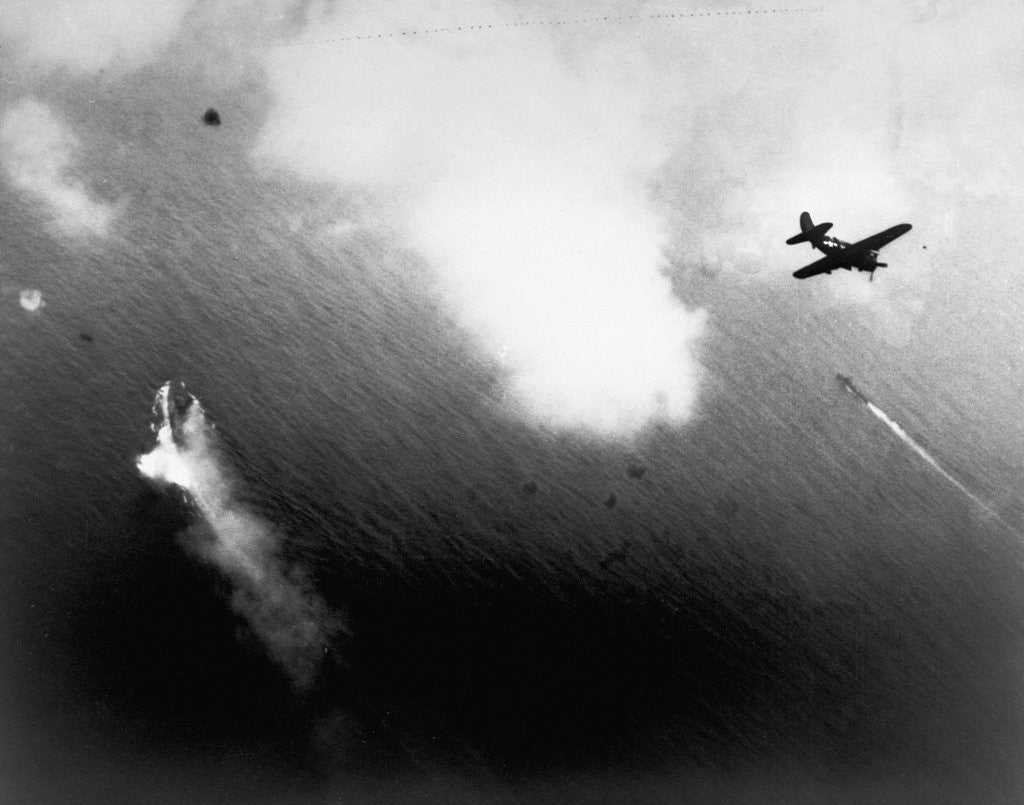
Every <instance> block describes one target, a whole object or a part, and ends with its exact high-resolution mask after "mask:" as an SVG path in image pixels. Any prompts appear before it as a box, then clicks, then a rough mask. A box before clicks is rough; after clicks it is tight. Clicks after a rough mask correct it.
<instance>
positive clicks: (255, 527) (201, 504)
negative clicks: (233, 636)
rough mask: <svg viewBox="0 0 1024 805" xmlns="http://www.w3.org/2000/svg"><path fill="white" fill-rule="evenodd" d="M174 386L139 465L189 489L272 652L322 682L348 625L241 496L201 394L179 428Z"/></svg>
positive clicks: (209, 547)
mask: <svg viewBox="0 0 1024 805" xmlns="http://www.w3.org/2000/svg"><path fill="white" fill-rule="evenodd" d="M170 393H171V386H170V384H166V385H164V386H163V388H161V389H160V392H159V393H158V395H157V399H156V404H155V406H154V408H155V412H156V414H157V416H158V421H157V425H156V426H155V430H156V434H157V439H156V446H155V447H154V448H153V450H151V451H150V452H149V453H146V454H145V455H143V456H140V457H139V459H138V462H137V467H138V470H139V472H140V473H141V474H142V475H143V476H145V477H146V478H150V479H152V480H154V481H158V482H161V483H166V484H173V485H174V486H177V487H179V488H180V489H182V490H184V491H185V492H187V493H188V496H189V499H190V500H191V501H192V503H193V504H194V506H195V508H196V510H197V512H198V514H199V515H200V516H201V518H202V526H203V527H205V529H208V532H209V533H208V535H206V536H201V537H200V538H199V539H197V543H196V547H198V549H199V551H200V552H201V553H202V555H203V556H204V557H205V558H206V559H207V560H208V561H210V562H212V563H213V564H214V565H215V566H216V567H217V568H218V569H219V570H220V571H221V572H223V573H224V574H225V575H226V576H227V577H228V578H229V579H230V580H231V582H232V584H233V586H234V594H233V596H232V604H233V606H234V608H235V611H236V612H238V613H239V614H240V615H241V616H242V617H244V618H245V619H246V621H248V623H249V625H250V626H251V627H252V630H253V632H254V633H255V634H256V635H257V636H258V637H259V638H260V639H261V640H262V641H263V643H264V645H265V646H266V648H267V651H268V653H269V654H270V656H271V657H272V658H273V659H274V660H275V661H276V662H277V663H278V664H279V665H280V666H281V667H282V668H283V669H284V670H285V671H286V672H287V673H288V674H289V676H290V677H291V679H292V681H293V682H294V683H295V685H296V686H297V687H299V688H306V687H308V686H309V685H311V684H312V683H313V682H315V680H316V677H317V672H318V670H319V668H320V664H321V661H322V660H323V654H324V652H325V651H326V650H327V648H328V646H329V645H330V643H331V641H332V640H333V639H334V638H335V637H337V636H338V634H339V633H340V632H342V631H344V626H343V624H342V623H341V620H340V618H339V616H338V615H337V614H335V613H331V612H330V611H329V610H328V608H327V606H326V605H325V604H324V602H323V601H322V600H321V599H320V598H319V597H318V596H317V595H316V594H315V593H314V592H313V591H312V590H311V589H310V588H309V584H308V582H307V580H306V579H305V578H304V576H303V574H302V572H301V571H300V569H299V568H298V567H296V566H288V565H286V564H285V563H283V562H282V561H281V560H280V558H279V556H278V553H277V551H278V549H279V542H280V540H279V538H278V535H277V534H276V533H275V529H274V527H273V525H272V524H270V523H268V522H267V521H266V520H264V519H263V518H262V517H259V516H258V515H257V514H255V513H254V512H252V511H250V510H249V509H248V508H247V507H246V506H245V505H244V504H242V503H241V502H239V500H238V499H237V496H236V495H235V490H234V482H233V480H232V472H231V469H230V467H229V466H228V465H226V464H225V462H224V460H223V458H222V457H221V455H220V453H219V450H218V447H217V442H216V437H215V434H214V430H213V426H212V425H211V424H210V423H209V422H208V421H207V419H206V415H205V413H204V412H203V409H202V406H201V405H200V403H199V401H198V400H193V401H192V403H191V405H190V406H189V407H188V409H187V411H186V412H184V413H182V414H181V415H180V416H179V418H178V422H177V431H176V432H175V430H174V429H173V427H172V422H171V415H170V406H171V404H172V403H171V399H170Z"/></svg>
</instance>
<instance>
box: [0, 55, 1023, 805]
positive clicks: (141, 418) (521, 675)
mask: <svg viewBox="0 0 1024 805" xmlns="http://www.w3.org/2000/svg"><path fill="white" fill-rule="evenodd" d="M132 80H133V81H136V82H138V83H139V85H140V86H139V87H136V88H135V89H136V92H134V93H131V92H129V93H125V94H124V96H123V97H137V96H138V95H139V94H140V93H145V92H148V93H151V94H160V95H161V97H162V98H163V103H161V104H159V105H156V104H154V105H148V106H147V107H146V110H145V113H144V114H139V115H135V114H133V113H132V109H131V108H130V107H128V105H127V101H124V100H120V99H119V97H114V96H104V95H103V94H102V93H98V95H97V96H96V97H95V98H91V99H89V100H88V101H86V100H83V98H82V97H76V98H70V99H68V103H69V104H71V105H72V106H74V105H75V104H83V103H86V102H89V103H92V104H94V105H95V107H94V109H93V111H92V114H93V115H94V116H95V117H97V118H100V119H106V120H112V121H123V124H120V125H123V126H124V129H125V130H124V131H122V132H121V136H122V138H123V140H124V142H126V143H127V146H126V147H125V148H123V149H122V150H121V151H118V152H113V151H112V152H109V153H106V152H104V151H103V150H102V149H99V148H97V149H95V150H94V151H91V152H90V153H89V154H88V162H89V168H90V170H91V171H92V172H93V174H94V175H99V176H102V177H104V179H103V182H101V186H104V187H107V188H108V189H109V194H110V197H111V198H118V197H121V196H122V195H123V194H124V193H125V192H128V190H129V189H130V192H131V194H132V205H131V209H130V212H129V213H128V214H126V215H125V216H124V218H123V220H121V221H119V223H118V224H117V227H116V230H115V233H114V235H113V236H112V237H111V238H110V239H108V240H106V241H104V242H102V243H92V244H88V243H87V244H84V245H81V244H79V245H75V246H74V247H71V246H69V245H68V244H67V242H65V241H61V240H59V239H55V238H52V237H51V236H50V235H49V234H48V233H47V232H46V230H45V228H43V227H41V226H40V222H39V220H38V219H37V218H36V217H35V213H34V212H33V211H32V210H31V209H26V208H24V207H22V206H21V205H20V204H19V203H18V202H17V199H15V198H14V197H13V196H11V195H4V196H0V204H2V206H3V209H2V216H0V221H2V222H3V223H2V224H0V226H2V229H0V242H2V243H3V254H2V258H0V260H2V267H3V271H4V279H3V282H4V288H5V289H7V288H18V289H20V288H27V287H30V288H39V289H41V290H42V293H43V297H44V299H45V302H46V305H45V307H44V308H41V309H40V310H39V311H37V312H36V314H33V315H29V314H28V313H27V312H26V311H22V310H21V309H20V308H19V307H18V304H17V292H16V291H12V292H11V293H7V292H6V291H5V296H4V304H5V312H4V314H3V315H2V316H0V350H2V355H3V360H2V361H0V381H2V385H3V388H4V389H5V392H4V394H3V396H2V397H0V400H2V402H0V405H2V406H3V412H2V416H0V422H2V429H3V430H2V440H0V444H2V449H3V461H2V462H0V473H2V476H0V488H2V490H3V498H2V522H3V533H2V537H0V539H2V542H0V546H2V548H0V550H2V554H0V567H2V571H3V584H2V585H0V596H2V597H3V607H2V611H3V618H4V623H5V627H4V629H3V630H2V637H0V640H2V641H3V655H2V656H3V663H2V671H0V672H2V676H0V679H2V683H3V685H4V696H3V701H4V704H3V713H2V715H3V726H2V727H0V729H2V731H3V741H4V747H5V757H4V760H3V764H4V765H3V766H2V767H0V772H2V773H3V775H4V779H5V780H8V781H10V782H9V784H8V788H9V790H10V791H12V792H13V793H14V794H18V795H21V796H24V797H28V796H29V795H31V796H32V797H35V801H47V800H48V799H50V800H56V801H60V800H71V799H75V800H77V801H166V802H178V801H182V800H184V799H186V798H196V797H198V798H199V799H200V800H201V801H259V800H264V801H279V800H284V801H288V800H293V801H310V800H317V799H325V800H327V799H330V798H332V797H344V796H348V797H351V798H355V799H356V800H359V799H374V798H376V799H378V800H381V801H390V800H392V799H402V798H406V797H412V796H423V797H434V798H437V799H440V800H444V799H449V800H468V801H473V800H478V799H481V798H492V799H495V800H499V801H502V800H507V799H515V798H520V799H526V800H536V799H541V800H543V799H547V800H549V801H550V800H562V799H569V800H571V799H574V798H585V799H591V800H594V799H596V800H601V799H608V800H612V801H615V800H619V801H623V800H625V801H630V800H633V801H635V800H638V799H639V800H664V801H687V800H689V801H778V802H799V801H806V802H814V801H823V800H829V801H849V802H859V801H871V800H876V801H921V802H926V801H944V800H945V801H1013V797H1014V795H1015V794H1019V792H1020V791H1021V782H1022V781H1021V778H1020V770H1019V769H1020V762H1019V761H1020V747H1021V746H1022V739H1024V711H1022V707H1021V706H1022V702H1021V685H1020V680H1021V670H1022V655H1021V649H1022V647H1024V641H1022V638H1024V634H1022V624H1024V595H1022V586H1021V581H1022V579H1021V558H1022V557H1021V544H1022V543H1021V534H1020V528H1021V524H1022V520H1024V517H1022V514H1024V513H1022V511H1021V508H1020V504H1019V502H1017V501H1015V500H1014V499H1013V498H1011V497H1010V496H1009V494H999V495H996V493H995V490H996V488H997V484H996V483H995V482H993V481H992V475H993V473H994V470H993V469H992V464H991V461H990V459H991V457H992V455H991V451H990V450H989V449H988V448H987V447H986V445H985V443H984V442H980V443H979V442H976V441H972V440H971V439H970V438H969V431H953V430H950V429H945V430H942V429H939V428H935V429H931V428H930V425H931V424H933V423H935V422H937V421H942V422H949V421H951V420H953V416H952V415H951V414H950V413H949V412H950V411H962V410H964V409H967V411H968V412H969V410H970V399H969V397H968V398H965V394H969V393H971V390H970V389H967V390H965V389H962V388H959V387H956V386H954V387H942V386H939V385H938V384H936V383H935V382H934V380H933V379H932V378H930V377H929V376H928V375H927V374H926V373H923V372H922V371H921V370H920V369H915V368H914V367H913V366H907V365H900V363H899V360H900V356H899V355H898V354H889V355H881V354H879V352H878V350H877V345H876V342H874V341H873V340H872V339H870V338H867V337H865V335H866V334H865V333H864V331H863V329H861V326H860V325H858V324H857V322H856V321H855V320H854V318H853V317H852V316H851V317H848V318H847V317H844V314H843V313H842V312H840V313H838V314H837V313H836V312H835V311H831V312H828V313H826V312H821V311H820V310H812V309H810V308H809V306H806V305H803V304H801V300H800V297H799V291H800V290H801V289H799V288H797V289H794V288H792V287H790V286H788V285H779V286H777V287H772V286H766V285H754V284H751V283H744V282H743V281H740V280H735V279H731V280H724V279H722V278H720V277H712V276H709V275H707V274H702V273H701V272H700V271H697V270H691V269H688V268H686V267H684V266H672V267H671V270H672V271H673V272H674V273H673V283H674V287H675V289H676V292H677V293H678V294H679V295H680V296H681V298H683V299H684V300H685V301H686V302H687V303H689V304H694V305H701V306H704V307H706V308H707V309H708V310H710V311H711V312H712V313H713V318H712V319H711V324H710V325H709V331H708V332H707V333H706V335H705V336H704V339H703V341H702V343H701V348H700V360H701V363H702V365H703V366H704V368H705V377H704V379H703V384H702V389H701V397H700V405H699V410H698V415H697V416H696V417H695V419H694V420H693V421H692V422H690V423H688V424H686V425H684V426H680V427H674V428H670V427H666V426H652V427H651V428H649V429H648V430H647V431H645V432H644V433H642V434H641V435H640V436H639V437H638V438H637V439H636V440H634V441H632V442H630V443H619V442H607V441H600V440H596V439H593V438H587V437H583V436H577V435H571V434H567V433H562V432H551V431H546V430H544V429H542V428H537V427H534V426H530V425H527V424H524V423H522V422H521V421H519V420H517V419H516V418H514V417H510V416H509V415H507V414H506V413H504V409H503V408H502V406H501V401H502V399H503V395H504V393H505V392H504V389H505V386H504V380H505V379H504V377H503V374H502V369H501V367H500V364H498V363H497V362H496V361H495V360H493V359H492V358H488V357H487V356H486V355H484V354H483V353H482V352H480V351H479V350H478V349H477V348H476V346H475V344H474V341H473V339H472V337H471V335H469V334H468V333H467V332H465V331H464V330H463V329H461V328H460V326H459V325H458V322H457V321H456V319H455V318H454V317H453V316H452V315H451V313H450V312H449V311H448V309H447V307H446V305H445V302H444V299H443V296H442V294H441V293H440V291H439V290H438V288H437V287H436V285H435V283H434V280H433V277H432V274H431V272H430V270H429V268H428V267H427V266H426V265H425V264H424V263H423V262H422V261H420V260H419V259H418V258H417V257H416V256H415V255H414V254H413V253H411V252H409V251H407V250H403V249H402V248H400V247H398V246H395V245H394V243H392V242H390V241H389V240H388V239H387V238H385V237H383V236H381V235H374V234H373V233H360V234H356V235H355V236H353V237H351V238H348V239H339V238H334V237H328V236H324V235H317V234H315V233H316V232H317V231H318V227H320V226H321V225H322V224H324V223H325V222H329V221H332V220H336V219H337V218H338V217H343V216H344V215H345V213H346V210H345V209H344V208H343V207H341V206H339V205H340V202H337V201H335V200H334V199H333V197H332V196H331V195H329V194H328V193H326V192H325V191H323V192H322V191H321V189H319V188H317V187H316V186H315V185H310V186H299V185H295V184H290V183H286V182H284V181H283V180H280V179H277V178H275V177H273V176H269V175H264V174H260V173H258V172H257V171H256V170H255V169H254V168H253V166H252V164H251V163H250V162H249V161H248V160H247V159H246V158H245V153H246V148H247V146H248V145H249V141H248V140H247V136H248V135H247V134H246V132H252V131H255V129H256V128H257V127H258V123H259V112H258V109H259V105H258V102H257V101H258V99H257V98H256V97H255V95H254V94H253V93H249V94H244V93H243V94H241V95H239V96H238V98H237V99H232V98H223V99H214V100H213V102H214V103H216V105H217V107H218V109H219V110H220V111H221V114H222V116H223V117H224V119H225V120H231V121H235V123H234V125H233V126H232V127H227V126H225V127H223V128H222V129H220V130H213V129H206V128H203V127H202V126H200V125H199V124H198V120H197V117H196V114H194V112H195V109H194V108H193V106H194V101H193V99H191V98H189V97H186V95H185V93H184V92H183V91H182V90H180V89H178V90H175V89H174V87H173V86H169V85H166V84H163V83H160V82H159V81H158V80H157V79H156V78H153V77H147V75H146V74H145V73H143V74H141V76H139V77H136V78H134V79H132ZM147 81H150V82H152V85H151V86H150V85H147V84H146V82H147ZM247 99H248V100H247ZM205 103H207V102H206V101H204V104H205ZM246 103H250V104H251V106H246V105H245V104H246ZM104 182H105V184H104ZM140 188H141V189H140ZM915 371H916V372H918V373H919V374H915ZM836 372H842V373H844V374H853V375H854V376H855V378H856V380H857V382H858V384H859V386H860V387H861V388H862V390H864V391H865V393H867V394H868V395H869V396H870V397H871V398H872V400H873V402H874V403H875V404H876V405H877V406H878V407H879V408H880V409H881V410H883V411H885V412H886V414H887V415H888V416H891V417H892V418H893V419H894V420H895V421H897V422H899V423H900V424H901V425H902V426H903V427H904V428H906V430H907V432H908V433H909V434H910V436H911V437H913V438H914V439H915V440H917V442H916V443H919V444H921V445H923V449H925V450H926V451H927V452H928V454H929V455H931V456H934V457H935V460H936V461H937V462H938V463H939V464H940V465H941V466H943V467H945V468H946V469H947V471H948V473H949V474H950V475H951V476H952V477H955V478H956V479H958V482H959V483H961V484H962V485H963V488H959V487H958V486H957V485H956V484H952V483H950V481H949V478H947V477H945V476H944V475H943V474H942V473H939V472H936V471H935V469H934V467H932V466H930V465H929V463H928V462H927V461H922V459H921V456H920V455H919V454H917V453H916V452H915V451H914V450H912V449H908V446H907V445H906V444H904V443H903V442H901V441H900V439H899V438H897V437H896V435H895V434H894V433H893V432H892V431H891V430H889V429H887V428H886V427H885V426H884V425H883V423H880V422H879V420H878V419H877V418H876V417H873V416H871V415H870V412H869V411H868V410H867V409H866V408H865V407H864V406H863V405H862V404H860V403H859V402H858V401H857V400H856V399H855V398H854V397H853V396H852V395H850V394H848V393H847V392H845V391H844V389H843V388H842V387H841V385H840V384H839V383H838V382H837V381H836V379H835V374H836ZM894 378H898V381H897V380H894ZM168 381H172V382H179V383H184V384H185V387H186V388H187V389H188V391H189V392H190V393H191V394H193V395H195V398H197V399H198V400H199V401H200V402H201V406H202V414H201V415H199V414H196V416H197V417H199V418H197V419H196V420H195V426H196V428H197V429H198V430H197V432H200V433H201V434H202V437H201V441H202V444H203V445H204V447H203V449H202V461H205V462H208V464H205V465H204V466H206V467H207V469H208V471H209V473H211V474H210V475H209V476H208V483H207V485H206V486H204V487H203V489H204V490H206V492H205V494H207V495H208V497H206V498H203V497H202V495H201V494H200V495H198V496H197V494H196V493H195V490H193V494H192V495H191V496H189V495H185V494H183V493H182V491H181V490H180V489H177V488H175V487H174V486H173V485H167V484H162V483H159V482H154V480H153V479H151V478H147V477H145V476H144V475H143V474H142V473H140V471H139V468H138V466H137V462H138V460H139V457H140V456H142V455H145V454H147V453H149V452H151V451H153V450H154V448H155V447H156V446H157V436H156V432H155V430H154V425H157V426H158V425H159V424H160V416H159V413H160V412H159V411H156V412H155V411H154V404H155V402H157V401H158V394H159V390H160V389H161V387H162V386H163V385H164V384H165V383H167V382H168ZM974 393H977V394H981V393H982V391H981V390H978V389H975V390H974ZM962 419H963V420H965V421H969V419H970V418H969V416H964V417H962ZM965 427H969V425H967V426H965ZM197 438H199V437H197ZM181 454H182V455H184V456H185V457H186V459H187V460H190V461H198V460H199V459H197V458H196V455H197V453H196V451H194V450H193V451H189V450H186V449H185V446H184V445H182V448H181ZM190 466H192V467H193V469H194V468H195V467H196V466H197V465H196V464H195V463H193V464H192V465H190ZM1004 477H1005V474H1004ZM964 489H970V490H971V492H972V493H973V494H975V495H977V496H978V499H979V500H984V501H988V502H991V509H990V508H986V507H984V506H980V505H978V501H977V500H975V499H972V497H971V496H970V495H968V494H965V493H964ZM993 496H995V497H997V498H998V500H993ZM204 500H205V501H206V503H205V504H204V503H203V502H202V501H204ZM210 512H215V513H216V512H220V513H221V514H224V515H225V516H230V517H235V518H241V525H238V528H240V529H241V532H242V533H244V534H247V535H250V536H251V535H252V534H253V533H257V532H258V534H259V535H260V536H259V539H260V540H263V542H261V543H260V544H261V545H263V546H264V547H263V548H261V549H260V551H261V552H260V553H259V556H258V561H257V569H256V570H253V571H251V572H250V571H248V570H242V571H239V570H237V568H238V567H239V566H238V565H234V566H232V565H230V564H229V565H228V566H227V567H228V568H229V569H228V570H227V571H226V570H225V564H224V563H218V562H217V561H215V556H216V555H217V554H216V548H211V547H210V546H211V545H217V544H222V543H218V540H220V539H222V537H223V534H222V533H221V532H220V531H219V530H218V527H217V526H216V525H213V526H211V517H210V516H208V515H210ZM225 513H226V514H225ZM214 519H215V518H214ZM233 522H235V523H236V525H237V522H238V521H237V520H235V521H233ZM231 527H234V526H231ZM225 528H227V526H225ZM231 567H235V569H236V570H235V571H232V570H230V568H231ZM240 579H241V581H240ZM268 579H276V581H275V584H277V585H278V586H277V587H275V589H287V590H292V591H298V592H296V593H295V595H296V596H297V597H298V598H297V600H299V599H301V603H298V604H296V605H295V606H294V607H292V605H291V604H290V603H289V601H290V600H291V599H276V600H272V601H271V602H270V604H269V605H267V606H268V607H269V609H267V608H263V609H260V608H259V606H257V605H254V604H253V603H252V602H253V600H256V599H258V598H259V596H260V595H261V594H262V592H261V591H263V590H264V589H266V588H268V584H269V583H268ZM269 586H273V585H269ZM289 595H290V593H289ZM247 596H249V597H248V598H247ZM282 602H283V603H282ZM254 607H255V608H254ZM254 611H259V612H260V613H264V614H265V613H266V612H268V611H269V612H270V613H271V616H273V617H277V618H278V619H277V621H275V623H276V626H275V628H276V629H277V631H274V630H273V629H271V630H270V631H267V629H268V628H269V627H266V621H261V620H260V619H259V617H255V618H254V617H253V612H254ZM296 612H298V613H299V614H298V615H296ZM278 616H279V617H278ZM308 618H313V619H318V622H321V623H322V625H323V628H322V629H321V630H319V631H317V632H316V633H315V635H314V637H312V638H309V639H308V640H305V639H302V640H300V639H299V638H295V639H296V640H298V641H299V642H300V643H301V644H302V652H301V653H302V654H303V662H304V663H305V666H304V667H305V668H306V671H305V672H304V673H302V674H299V675H297V674H296V673H294V664H293V663H291V662H290V661H289V659H288V658H289V657H292V655H290V654H288V653H287V652H285V654H283V655H281V654H279V655H275V654H274V652H273V651H272V650H269V649H268V645H269V644H268V639H267V635H268V634H271V633H273V634H280V633H281V631H282V629H283V630H284V631H285V632H287V631H288V629H290V628H292V627H296V628H298V627H297V626H296V625H297V624H298V625H301V624H302V623H305V622H306V620H304V619H308ZM282 624H283V626H282ZM261 630H262V631H261ZM303 640H305V642H303ZM294 645H298V643H296V644H294ZM282 657H284V659H282ZM292 659H294V657H292Z"/></svg>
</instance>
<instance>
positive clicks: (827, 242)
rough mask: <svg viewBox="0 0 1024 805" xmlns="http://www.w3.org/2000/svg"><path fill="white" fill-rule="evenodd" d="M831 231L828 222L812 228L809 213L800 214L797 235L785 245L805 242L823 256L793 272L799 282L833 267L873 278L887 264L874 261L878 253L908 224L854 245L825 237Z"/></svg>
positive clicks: (905, 231)
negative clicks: (861, 272)
mask: <svg viewBox="0 0 1024 805" xmlns="http://www.w3.org/2000/svg"><path fill="white" fill-rule="evenodd" d="M831 228H832V224H831V223H825V224H817V225H815V223H814V222H813V221H812V220H811V214H810V213H808V212H804V213H801V214H800V234H799V235H793V237H791V238H789V239H788V240H787V241H786V243H789V244H790V245H792V244H794V243H804V242H808V241H809V242H810V244H811V248H813V249H817V250H818V251H822V252H825V256H824V257H823V258H821V259H820V260H818V261H816V262H814V263H811V264H810V265H807V266H804V267H803V268H801V269H800V270H798V271H794V272H793V276H794V277H796V278H797V279H799V280H802V279H807V278H808V277H814V276H816V275H818V274H831V273H832V272H833V271H834V270H835V269H837V268H845V269H846V270H847V271H851V270H853V269H854V268H856V269H857V270H858V271H867V272H869V273H870V275H871V279H874V278H875V269H876V268H885V267H886V266H887V265H888V264H887V263H879V262H878V250H879V249H881V248H882V247H883V246H886V245H888V244H889V243H892V242H893V241H894V240H896V238H898V237H899V236H900V235H905V234H907V232H909V231H910V230H911V226H910V224H897V225H896V226H894V227H892V228H891V229H886V230H885V231H884V232H879V233H878V234H877V235H872V236H871V237H869V238H864V240H858V241H857V242H856V243H854V244H850V243H846V242H844V241H841V240H839V239H838V238H830V237H828V236H827V235H826V234H825V233H826V232H828V230H829V229H831Z"/></svg>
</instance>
